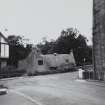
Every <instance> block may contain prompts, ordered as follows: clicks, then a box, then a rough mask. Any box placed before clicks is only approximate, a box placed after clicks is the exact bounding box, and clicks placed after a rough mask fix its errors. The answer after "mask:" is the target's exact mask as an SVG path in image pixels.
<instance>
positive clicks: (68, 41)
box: [37, 28, 92, 65]
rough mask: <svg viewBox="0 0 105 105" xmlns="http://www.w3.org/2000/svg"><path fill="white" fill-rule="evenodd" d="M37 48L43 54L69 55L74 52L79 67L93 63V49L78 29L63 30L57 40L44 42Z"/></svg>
mask: <svg viewBox="0 0 105 105" xmlns="http://www.w3.org/2000/svg"><path fill="white" fill-rule="evenodd" d="M37 47H39V48H40V49H41V52H42V53H43V54H48V53H58V54H69V53H70V51H71V50H73V52H74V57H75V59H76V63H77V65H81V64H84V63H89V62H90V63H91V62H92V48H91V47H89V46H88V45H87V38H86V37H84V36H83V35H81V34H80V33H79V31H78V30H77V29H73V28H68V29H66V30H62V31H61V35H60V36H59V37H58V38H57V40H55V41H47V40H44V43H40V44H38V45H37Z"/></svg>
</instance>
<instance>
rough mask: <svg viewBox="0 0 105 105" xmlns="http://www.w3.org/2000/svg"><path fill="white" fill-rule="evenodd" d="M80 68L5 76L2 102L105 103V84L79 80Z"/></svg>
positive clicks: (47, 104)
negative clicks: (11, 77) (34, 74)
mask: <svg viewBox="0 0 105 105" xmlns="http://www.w3.org/2000/svg"><path fill="white" fill-rule="evenodd" d="M77 75H78V74H77V72H72V73H63V74H53V75H43V76H33V77H20V78H15V79H7V80H2V81H1V82H2V83H4V84H5V85H6V86H7V87H8V94H6V95H1V96H0V105H105V85H104V84H103V85H101V84H100V83H97V82H96V83H93V82H88V81H78V80H77Z"/></svg>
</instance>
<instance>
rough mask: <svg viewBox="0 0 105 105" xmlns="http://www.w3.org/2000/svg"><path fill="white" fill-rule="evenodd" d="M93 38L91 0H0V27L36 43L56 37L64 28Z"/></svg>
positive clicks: (8, 33) (3, 30)
mask: <svg viewBox="0 0 105 105" xmlns="http://www.w3.org/2000/svg"><path fill="white" fill-rule="evenodd" d="M71 27H73V28H77V29H78V30H79V32H80V33H81V34H83V35H84V36H86V37H87V38H88V39H89V42H88V43H89V44H91V39H92V0H0V31H1V32H2V33H3V34H4V35H5V36H6V37H7V36H8V35H21V36H24V37H25V38H26V39H30V41H29V43H30V42H31V43H34V44H37V43H39V42H41V41H42V38H43V37H46V38H47V39H48V40H50V39H57V37H58V36H60V32H61V31H62V30H63V29H67V28H71Z"/></svg>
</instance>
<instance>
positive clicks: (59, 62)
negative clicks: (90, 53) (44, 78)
mask: <svg viewBox="0 0 105 105" xmlns="http://www.w3.org/2000/svg"><path fill="white" fill-rule="evenodd" d="M75 66H76V64H75V59H74V56H73V52H71V53H70V54H47V55H42V54H41V53H40V51H37V49H33V50H32V52H31V53H30V54H29V56H28V57H27V58H26V59H24V60H22V61H20V62H19V68H20V69H25V70H26V71H27V73H32V74H34V73H35V72H46V71H51V70H62V69H72V68H74V67H75Z"/></svg>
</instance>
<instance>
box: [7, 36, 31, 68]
mask: <svg viewBox="0 0 105 105" xmlns="http://www.w3.org/2000/svg"><path fill="white" fill-rule="evenodd" d="M8 41H9V46H10V47H9V54H10V57H9V60H8V64H9V65H14V66H16V67H17V66H18V61H19V60H21V59H24V58H26V57H27V56H28V54H29V52H30V49H29V47H26V48H25V47H24V44H23V39H22V37H21V36H16V35H10V36H8Z"/></svg>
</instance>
